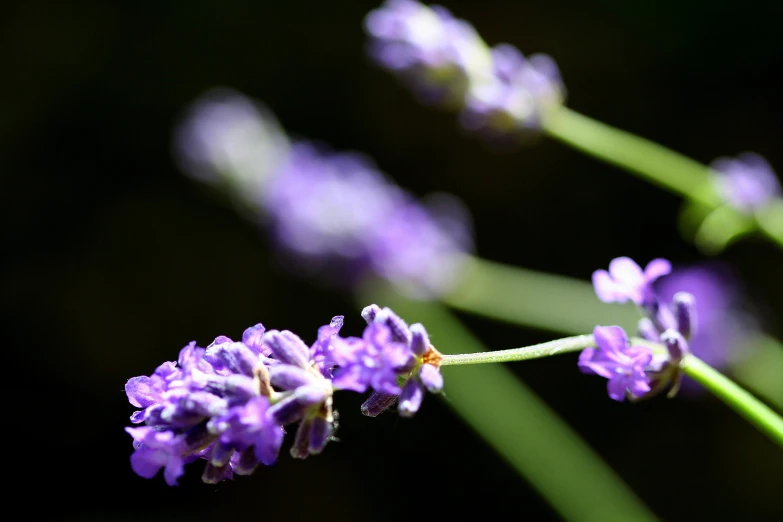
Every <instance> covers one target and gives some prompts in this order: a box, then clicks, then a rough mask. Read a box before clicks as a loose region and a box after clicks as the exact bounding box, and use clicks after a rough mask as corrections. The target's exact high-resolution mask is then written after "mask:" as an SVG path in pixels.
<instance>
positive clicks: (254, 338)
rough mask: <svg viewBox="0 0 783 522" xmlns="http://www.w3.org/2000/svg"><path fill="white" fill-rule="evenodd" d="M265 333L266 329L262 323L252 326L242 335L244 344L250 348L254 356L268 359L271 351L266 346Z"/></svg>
mask: <svg viewBox="0 0 783 522" xmlns="http://www.w3.org/2000/svg"><path fill="white" fill-rule="evenodd" d="M264 332H266V328H264V325H263V324H261V323H258V324H257V325H255V326H251V327H250V328H247V329H246V330H245V331H244V332H243V333H242V343H243V344H244V345H245V346H247V347H248V348H250V349H251V350H252V351H253V353H254V354H256V355H259V354H261V355H265V356H267V357H268V356H269V354H270V353H271V350H270V349H269V348H267V347H265V346H264Z"/></svg>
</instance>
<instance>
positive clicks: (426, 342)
mask: <svg viewBox="0 0 783 522" xmlns="http://www.w3.org/2000/svg"><path fill="white" fill-rule="evenodd" d="M410 332H411V351H412V352H413V354H414V355H416V356H417V357H421V356H422V355H424V353H425V352H426V351H427V350H429V349H430V338H429V336H428V335H427V330H426V329H425V328H424V325H422V324H421V323H416V324H412V325H411V327H410Z"/></svg>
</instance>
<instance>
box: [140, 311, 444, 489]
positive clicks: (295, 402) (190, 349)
mask: <svg viewBox="0 0 783 522" xmlns="http://www.w3.org/2000/svg"><path fill="white" fill-rule="evenodd" d="M363 316H364V317H365V318H367V319H368V321H369V323H370V324H368V326H367V328H366V329H365V332H364V335H363V337H362V338H353V337H349V338H342V337H340V336H339V332H340V329H341V328H342V325H343V316H335V317H333V318H332V320H331V322H330V323H329V324H328V325H325V326H322V327H321V328H320V329H319V330H318V337H317V339H316V341H315V342H314V343H313V344H312V345H311V346H307V345H306V344H305V343H304V341H303V340H302V339H301V338H300V337H299V336H297V335H296V334H294V333H293V332H290V331H288V330H282V331H280V330H270V331H266V329H265V328H264V326H263V325H262V324H260V323H259V324H257V325H255V326H252V327H250V328H248V329H246V330H245V332H244V333H243V335H242V341H241V342H236V341H233V340H232V339H230V338H228V337H226V336H219V337H217V338H216V339H215V341H214V342H213V343H212V344H210V345H209V346H208V347H207V348H206V349H205V348H199V347H197V346H196V344H195V343H190V344H189V345H187V346H186V347H185V348H183V349H182V350H181V351H180V355H179V358H178V360H177V362H176V363H175V362H166V363H164V364H162V365H160V366H159V367H158V368H157V369H156V370H155V372H154V373H153V374H152V375H150V376H140V377H134V378H132V379H130V380H128V382H127V384H126V386H125V390H126V393H127V396H128V400H129V401H130V402H131V404H133V405H134V406H136V407H137V408H141V409H140V410H139V411H136V412H135V413H134V414H133V415H132V416H131V422H133V423H134V424H139V423H144V424H145V425H144V426H140V427H131V428H127V429H126V431H127V432H128V433H129V434H130V435H131V436H132V437H133V440H134V443H133V444H134V449H135V451H134V453H133V455H132V456H131V466H132V468H133V470H134V471H135V472H136V473H137V474H138V475H140V476H142V477H144V478H152V477H153V476H155V475H156V474H157V473H158V472H159V471H160V470H161V469H163V470H164V471H163V474H164V478H165V480H166V482H167V483H168V484H170V485H176V483H177V479H178V478H179V477H180V476H181V475H182V474H183V472H184V467H185V465H186V464H188V463H190V462H193V461H196V460H198V459H203V460H206V461H207V463H206V466H205V468H204V472H203V475H202V480H203V481H204V482H207V483H216V482H219V481H221V480H226V479H230V478H233V475H234V474H238V475H247V474H250V473H252V472H253V471H254V470H255V469H256V467H257V466H258V465H259V464H264V465H267V466H269V465H272V464H274V463H275V461H276V460H277V457H278V454H279V452H280V447H281V445H282V443H283V434H284V431H283V427H284V426H289V425H292V424H295V423H298V427H297V429H296V435H295V439H294V443H293V445H292V447H291V450H290V453H291V455H292V456H293V457H295V458H306V457H308V456H310V455H316V454H318V453H321V452H322V451H323V450H324V448H325V447H326V445H327V443H328V442H329V441H330V440H332V439H333V434H334V430H335V412H334V408H333V401H334V391H335V390H352V391H358V392H364V391H366V390H367V389H368V388H373V389H375V390H378V391H379V392H380V393H384V394H386V395H387V397H394V398H395V399H396V398H397V396H398V395H399V396H400V397H401V398H400V412H401V414H402V415H405V416H410V415H412V414H413V413H414V412H415V411H416V410H417V409H418V407H419V405H420V403H421V397H422V395H423V390H424V388H427V389H429V390H430V391H433V392H437V391H440V389H441V388H442V387H443V378H442V377H441V375H440V372H439V371H438V369H437V366H438V363H439V360H440V354H439V353H438V352H437V351H436V350H435V349H434V348H433V347H432V346H431V345H430V344H429V339H428V337H427V332H426V330H425V329H424V327H423V326H422V325H413V326H411V327H410V328H408V326H407V325H406V324H405V323H404V321H402V319H400V318H399V317H398V316H397V315H396V314H394V312H392V311H391V310H389V309H388V308H386V309H383V310H381V309H380V308H378V307H377V306H375V305H372V306H370V307H367V308H366V309H365V311H364V313H363ZM370 316H372V317H370ZM373 404H375V406H373V408H376V407H377V406H378V405H380V404H385V406H384V408H385V407H388V406H389V405H391V402H389V401H386V402H384V401H380V402H378V401H376V402H375V403H373ZM363 411H364V409H363Z"/></svg>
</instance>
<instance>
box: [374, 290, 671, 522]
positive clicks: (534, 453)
mask: <svg viewBox="0 0 783 522" xmlns="http://www.w3.org/2000/svg"><path fill="white" fill-rule="evenodd" d="M360 298H361V300H360V303H361V305H362V306H364V305H366V304H367V303H370V302H377V303H382V304H384V305H387V306H390V307H391V308H393V309H394V310H395V311H396V312H397V313H399V314H400V315H401V316H402V317H403V318H405V317H408V318H410V319H411V320H415V321H417V322H422V323H424V324H426V325H427V330H428V331H429V333H430V335H432V337H433V338H435V339H437V342H438V349H439V350H441V351H442V352H443V353H444V354H448V353H449V352H452V353H453V352H458V353H463V354H465V353H471V352H480V351H483V350H484V349H485V348H484V347H483V346H482V345H481V343H480V342H479V341H478V340H477V339H476V338H475V337H474V336H473V335H472V334H471V333H470V332H469V331H468V330H467V329H466V328H465V327H464V326H463V325H462V324H461V323H460V322H459V321H458V320H457V319H456V318H455V317H454V316H453V315H452V314H451V313H450V312H449V310H448V309H446V308H445V307H443V306H442V305H440V304H438V303H432V302H422V301H411V300H409V299H406V298H404V297H402V296H400V295H399V294H397V293H395V292H393V291H392V290H390V289H389V288H388V287H385V286H379V287H368V288H365V289H364V290H363V291H362V292H361V295H360ZM443 372H444V375H445V381H446V390H445V393H444V398H445V399H446V402H447V403H448V404H449V406H451V407H452V408H453V409H454V411H455V412H456V413H457V414H458V415H459V416H461V417H462V418H463V420H465V422H467V423H468V424H469V425H470V426H471V427H472V428H473V429H474V430H475V431H476V432H477V433H478V434H479V435H480V436H482V437H483V438H484V439H485V440H486V441H487V443H488V444H490V445H491V446H492V447H493V448H494V449H495V451H497V452H498V453H499V454H500V455H501V456H502V457H503V458H505V459H506V460H507V461H508V463H509V464H510V465H511V466H513V467H514V468H515V469H516V470H517V471H518V472H519V473H520V475H522V476H523V477H524V478H525V479H527V481H528V482H529V483H530V484H531V485H532V486H533V487H534V488H535V489H536V490H537V491H538V492H539V493H540V494H541V496H542V497H544V498H545V499H546V500H547V501H548V502H549V504H550V505H551V506H552V507H553V508H554V509H555V510H556V511H557V512H558V513H559V514H560V515H561V517H562V518H563V519H564V520H568V521H573V522H614V521H617V522H626V521H629V520H633V521H634V522H645V521H653V520H657V518H656V517H655V515H653V514H652V513H650V512H649V511H648V510H647V508H646V507H645V506H644V504H643V503H642V502H641V501H640V500H639V499H638V498H637V497H636V495H635V494H634V493H633V491H631V489H630V488H628V486H627V485H626V484H625V483H624V482H623V481H622V479H621V478H620V477H618V476H617V475H616V474H615V473H614V471H612V469H611V468H609V466H607V465H606V464H605V463H604V462H603V461H602V460H601V458H600V457H599V456H598V455H596V454H595V452H594V451H593V450H592V449H591V448H590V447H589V446H588V445H587V444H585V442H584V441H583V440H582V439H581V438H580V437H579V435H578V434H577V433H575V432H574V431H573V430H572V429H571V428H570V427H569V426H568V425H567V424H566V423H565V422H563V421H562V420H561V419H560V417H559V416H558V415H557V413H556V412H554V411H552V409H551V408H549V406H547V405H546V403H544V402H543V401H542V400H541V399H539V398H538V396H536V394H535V393H534V392H533V391H531V390H530V389H529V388H528V387H527V386H525V385H524V383H522V382H521V381H520V380H519V379H517V378H516V377H514V375H513V374H512V373H511V372H510V371H509V370H508V369H507V368H505V367H504V366H502V365H481V366H475V367H472V368H460V367H447V368H444V369H443ZM520 509H522V510H524V507H523V506H520Z"/></svg>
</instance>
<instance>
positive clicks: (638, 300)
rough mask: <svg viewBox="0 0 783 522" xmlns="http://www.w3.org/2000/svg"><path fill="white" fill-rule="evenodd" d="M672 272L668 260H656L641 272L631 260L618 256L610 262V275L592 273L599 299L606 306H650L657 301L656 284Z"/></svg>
mask: <svg viewBox="0 0 783 522" xmlns="http://www.w3.org/2000/svg"><path fill="white" fill-rule="evenodd" d="M670 271H671V263H669V261H667V260H665V259H653V260H652V261H650V262H649V263H648V264H647V267H646V268H645V269H644V271H642V269H641V267H640V266H639V265H637V264H636V263H635V262H634V261H633V260H632V259H630V258H628V257H618V258H616V259H613V260H612V261H611V262H610V263H609V271H608V272H607V271H606V270H596V271H595V272H593V287H594V288H595V293H596V295H597V296H598V299H600V300H601V301H603V302H605V303H611V302H618V303H624V302H626V301H628V300H631V301H632V302H633V303H635V304H636V305H638V306H648V305H650V304H651V303H653V301H655V295H654V292H653V283H654V282H655V280H656V279H658V278H659V277H661V276H663V275H666V274H668V273H669V272H670Z"/></svg>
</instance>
